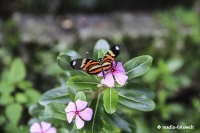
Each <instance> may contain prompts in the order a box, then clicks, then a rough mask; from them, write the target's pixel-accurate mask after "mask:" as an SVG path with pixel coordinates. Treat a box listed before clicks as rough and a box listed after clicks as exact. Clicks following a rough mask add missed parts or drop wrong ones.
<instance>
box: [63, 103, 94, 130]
mask: <svg viewBox="0 0 200 133" xmlns="http://www.w3.org/2000/svg"><path fill="white" fill-rule="evenodd" d="M86 107H87V102H85V101H82V100H79V99H78V100H77V101H76V105H75V103H74V102H69V104H68V105H67V107H66V108H65V112H66V113H67V115H66V116H67V120H68V122H69V123H71V122H72V119H73V118H74V116H75V117H76V118H75V119H76V120H75V123H76V127H77V128H78V129H81V128H82V127H83V126H84V121H83V120H85V121H90V120H91V119H92V114H93V111H92V109H91V108H86Z"/></svg>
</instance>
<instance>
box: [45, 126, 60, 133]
mask: <svg viewBox="0 0 200 133" xmlns="http://www.w3.org/2000/svg"><path fill="white" fill-rule="evenodd" d="M45 133H57V131H56V129H55V128H54V127H51V128H50V129H49V130H48V131H46V132H45Z"/></svg>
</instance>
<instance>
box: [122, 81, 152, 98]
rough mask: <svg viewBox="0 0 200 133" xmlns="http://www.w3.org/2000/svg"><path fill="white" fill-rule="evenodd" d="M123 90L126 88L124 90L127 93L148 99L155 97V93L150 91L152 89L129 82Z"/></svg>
mask: <svg viewBox="0 0 200 133" xmlns="http://www.w3.org/2000/svg"><path fill="white" fill-rule="evenodd" d="M124 88H126V90H129V91H134V92H138V93H141V94H143V95H145V96H147V97H148V98H150V99H154V97H155V93H154V92H153V91H152V89H150V88H148V87H146V86H144V85H143V84H140V83H137V82H129V83H128V84H127V85H126V86H124ZM120 89H121V88H120Z"/></svg>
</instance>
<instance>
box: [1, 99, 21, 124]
mask: <svg viewBox="0 0 200 133" xmlns="http://www.w3.org/2000/svg"><path fill="white" fill-rule="evenodd" d="M22 110H23V108H22V106H21V105H20V104H16V103H13V104H10V105H8V106H7V107H6V109H5V113H6V117H7V118H8V120H9V122H10V123H12V124H14V125H17V123H18V122H19V120H20V118H21V115H22Z"/></svg>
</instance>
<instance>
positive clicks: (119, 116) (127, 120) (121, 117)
mask: <svg viewBox="0 0 200 133" xmlns="http://www.w3.org/2000/svg"><path fill="white" fill-rule="evenodd" d="M111 117H112V119H113V121H114V122H115V123H116V124H117V125H118V126H119V127H120V129H121V130H122V131H124V132H131V133H133V132H135V131H136V123H135V121H134V120H133V118H131V117H130V116H127V114H124V113H123V112H121V111H119V110H118V111H116V113H114V114H113V115H111Z"/></svg>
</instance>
